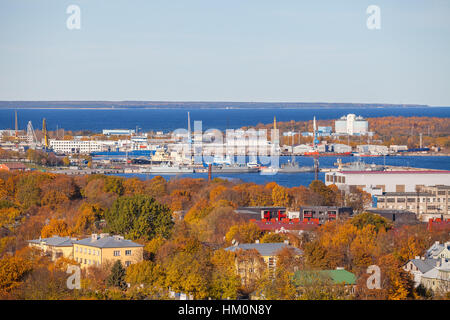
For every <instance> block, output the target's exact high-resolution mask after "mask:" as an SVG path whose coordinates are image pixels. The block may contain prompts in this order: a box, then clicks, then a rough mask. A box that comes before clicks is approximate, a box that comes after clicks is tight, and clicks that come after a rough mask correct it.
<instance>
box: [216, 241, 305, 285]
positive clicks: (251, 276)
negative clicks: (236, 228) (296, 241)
mask: <svg viewBox="0 0 450 320" xmlns="http://www.w3.org/2000/svg"><path fill="white" fill-rule="evenodd" d="M284 248H289V249H293V250H294V253H295V255H296V256H297V257H300V256H301V255H303V251H302V250H300V249H298V248H295V247H293V246H291V245H289V242H287V241H286V242H284V243H283V242H282V243H259V242H256V243H242V244H239V243H237V244H235V245H233V246H231V247H228V248H225V250H227V251H232V252H235V253H237V257H236V271H237V273H238V274H239V276H240V277H241V281H242V284H243V285H249V284H251V283H252V282H254V280H255V278H257V277H259V276H260V274H261V272H262V271H263V269H264V268H268V269H269V271H270V272H271V273H273V272H274V271H275V269H276V265H277V255H278V253H279V252H280V251H281V250H282V249H284ZM252 252H253V253H254V254H253V253H252ZM255 254H256V255H255ZM263 262H264V264H263Z"/></svg>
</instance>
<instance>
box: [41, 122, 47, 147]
mask: <svg viewBox="0 0 450 320" xmlns="http://www.w3.org/2000/svg"><path fill="white" fill-rule="evenodd" d="M42 135H43V138H42V140H43V144H44V148H46V149H47V148H48V133H47V124H46V122H45V118H44V119H43V120H42Z"/></svg>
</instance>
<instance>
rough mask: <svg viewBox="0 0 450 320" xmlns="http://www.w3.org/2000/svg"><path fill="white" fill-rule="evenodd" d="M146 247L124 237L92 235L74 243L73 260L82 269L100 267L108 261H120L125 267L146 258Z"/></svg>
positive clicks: (104, 234)
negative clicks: (93, 266) (92, 266)
mask: <svg viewBox="0 0 450 320" xmlns="http://www.w3.org/2000/svg"><path fill="white" fill-rule="evenodd" d="M143 247H144V246H143V245H141V244H138V243H135V242H133V241H131V240H125V239H124V238H123V237H122V236H116V235H114V236H110V235H109V234H107V233H101V234H100V235H98V234H92V235H91V236H90V237H89V238H85V239H82V240H79V241H75V242H74V243H73V258H74V260H75V261H76V262H78V263H80V265H81V267H89V266H91V265H96V266H99V265H101V264H103V263H105V262H106V261H111V262H114V261H115V260H120V261H121V262H122V264H123V265H124V266H125V267H128V266H129V265H131V264H133V263H137V262H140V261H142V260H143V258H144V248H143Z"/></svg>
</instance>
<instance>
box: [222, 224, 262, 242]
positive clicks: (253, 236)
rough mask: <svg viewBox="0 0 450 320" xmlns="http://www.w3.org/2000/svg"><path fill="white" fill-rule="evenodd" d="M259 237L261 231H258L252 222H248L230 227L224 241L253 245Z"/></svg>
mask: <svg viewBox="0 0 450 320" xmlns="http://www.w3.org/2000/svg"><path fill="white" fill-rule="evenodd" d="M260 236H261V230H259V228H258V226H257V225H256V224H254V223H252V222H248V223H242V224H237V225H234V226H232V227H231V228H230V230H229V231H228V232H227V234H226V235H225V239H226V241H227V242H229V243H230V242H232V241H233V240H236V241H238V242H239V243H253V242H255V240H258V239H259V237H260Z"/></svg>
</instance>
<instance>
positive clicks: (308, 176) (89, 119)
mask: <svg viewBox="0 0 450 320" xmlns="http://www.w3.org/2000/svg"><path fill="white" fill-rule="evenodd" d="M15 111H17V115H18V125H19V129H26V127H27V123H28V121H31V122H32V124H33V125H34V127H35V128H37V129H40V128H41V126H42V119H43V118H45V119H46V123H47V129H48V130H56V129H58V128H59V129H61V128H64V129H65V130H71V131H84V130H87V131H90V132H93V133H99V132H101V131H102V130H103V129H136V128H137V129H138V130H139V131H141V132H148V131H163V132H165V133H167V132H170V131H173V130H175V129H179V128H187V122H188V121H187V113H188V112H189V113H190V118H191V122H192V124H191V125H192V126H193V122H194V121H201V122H202V129H203V130H206V129H218V130H221V131H225V130H226V129H237V128H241V127H244V126H255V125H257V124H260V123H262V124H267V123H272V122H273V119H274V117H276V119H277V121H290V120H294V121H302V120H311V119H312V118H313V117H316V119H318V120H325V119H338V118H340V117H341V116H343V115H346V114H349V113H354V114H356V115H361V116H363V117H365V118H371V117H385V116H405V117H410V116H417V117H422V116H427V117H439V118H450V107H368V108H361V107H359V108H351V107H349V108H323V107H320V108H276V107H274V108H270V107H269V108H267V107H265V108H170V109H169V108H114V109H100V108H97V109H76V108H65V109H51V108H40V109H37V108H36V109H35V108H33V109H27V108H20V107H18V108H14V109H13V108H1V109H0V130H1V129H12V128H14V112H15ZM449 134H450V133H449ZM289 160H291V157H281V158H280V163H284V162H287V161H289ZM355 160H357V159H356V157H342V161H343V162H352V161H355ZM296 161H297V162H298V163H299V164H300V165H301V166H312V165H313V159H312V158H309V157H296ZM336 161H337V158H336V157H321V158H320V159H319V164H320V167H322V168H331V167H333V166H334V163H336ZM363 161H365V162H366V163H375V164H386V165H396V166H411V167H417V168H429V169H440V170H450V157H448V156H388V157H370V158H365V159H363ZM124 176H127V177H130V176H137V177H139V178H141V179H150V178H152V177H153V176H152V175H147V174H134V175H133V174H125V175H124ZM162 176H163V177H165V178H166V179H177V178H180V177H196V178H207V174H206V173H195V174H182V175H162ZM213 176H214V177H220V178H223V179H230V180H241V181H244V182H254V183H258V184H260V183H261V184H263V183H267V182H271V181H275V182H277V183H278V184H280V185H283V186H286V187H293V186H300V185H309V184H310V183H311V181H312V180H313V179H314V173H277V174H276V175H261V174H255V173H242V174H218V175H213ZM319 179H321V180H322V181H323V179H324V173H320V174H319ZM449 184H450V181H449Z"/></svg>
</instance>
